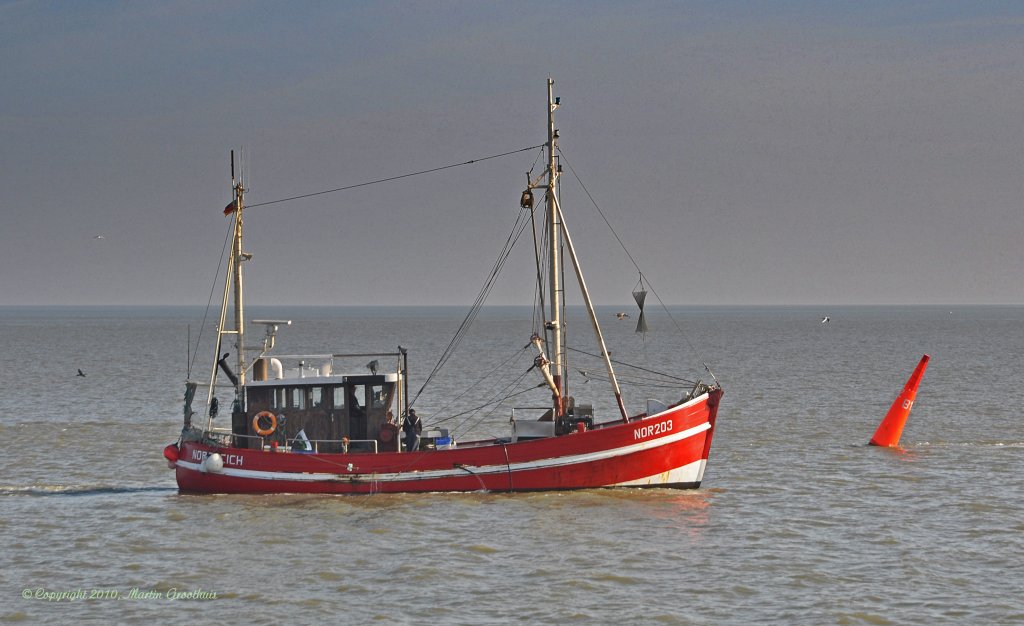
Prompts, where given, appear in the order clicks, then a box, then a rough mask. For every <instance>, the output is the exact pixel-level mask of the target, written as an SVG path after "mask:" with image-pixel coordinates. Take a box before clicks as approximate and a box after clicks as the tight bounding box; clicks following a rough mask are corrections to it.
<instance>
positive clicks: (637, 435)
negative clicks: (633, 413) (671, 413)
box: [633, 420, 672, 441]
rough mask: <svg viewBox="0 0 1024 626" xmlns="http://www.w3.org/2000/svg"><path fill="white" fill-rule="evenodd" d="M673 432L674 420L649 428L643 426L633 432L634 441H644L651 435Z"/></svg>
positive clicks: (652, 425)
mask: <svg viewBox="0 0 1024 626" xmlns="http://www.w3.org/2000/svg"><path fill="white" fill-rule="evenodd" d="M671 430H672V420H665V421H664V422H658V423H657V424H651V425H649V426H641V427H640V428H637V429H636V430H634V431H633V441H636V440H637V439H644V438H646V437H650V436H651V435H661V434H664V433H667V432H671Z"/></svg>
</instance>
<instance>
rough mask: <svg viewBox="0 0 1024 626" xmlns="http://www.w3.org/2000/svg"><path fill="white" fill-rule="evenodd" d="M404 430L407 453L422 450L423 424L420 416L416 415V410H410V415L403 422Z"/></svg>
mask: <svg viewBox="0 0 1024 626" xmlns="http://www.w3.org/2000/svg"><path fill="white" fill-rule="evenodd" d="M402 430H403V431H404V432H405V451H406V452H415V451H416V450H419V448H420V433H422V432H423V422H422V421H421V420H420V416H419V415H416V409H409V414H408V415H406V416H405V420H404V421H403V422H402Z"/></svg>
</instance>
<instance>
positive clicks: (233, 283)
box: [206, 150, 252, 430]
mask: <svg viewBox="0 0 1024 626" xmlns="http://www.w3.org/2000/svg"><path fill="white" fill-rule="evenodd" d="M231 188H232V191H233V194H234V200H233V201H232V202H231V204H229V205H228V206H227V208H225V209H224V214H225V215H229V214H231V213H234V218H235V226H234V234H233V237H232V242H231V254H230V255H229V256H228V269H227V274H226V276H225V278H224V297H223V299H222V300H221V305H220V321H219V323H218V324H217V341H216V345H215V348H214V352H213V367H212V368H211V369H210V387H209V392H208V393H207V396H206V407H207V415H208V418H207V423H206V429H207V430H213V419H214V417H215V415H214V411H213V407H214V402H215V401H216V387H217V371H218V369H222V370H224V374H225V375H226V376H227V377H228V379H230V381H231V383H232V384H233V385H234V387H235V403H236V407H233V408H234V409H237V410H239V411H244V410H245V407H244V406H242V404H243V402H244V394H243V393H242V390H243V389H244V387H245V369H246V367H245V343H244V336H245V335H244V333H245V327H244V308H243V307H244V305H243V298H242V296H243V290H242V261H245V260H248V259H250V258H252V255H250V254H246V253H245V252H243V251H242V209H243V208H244V206H245V187H244V186H243V184H242V176H241V172H239V176H238V177H237V178H236V177H235V151H234V150H232V151H231ZM231 295H233V296H234V301H235V302H234V307H235V310H234V318H235V319H234V325H235V327H234V328H233V329H227V328H225V326H226V325H227V315H228V298H229V296H231ZM225 335H236V337H235V353H236V356H237V358H236V364H237V368H238V369H237V373H235V372H231V368H230V367H229V366H228V364H227V361H226V360H224V359H225V358H226V356H227V355H224V356H223V357H222V356H221V350H222V349H223V347H224V336H225ZM219 413H220V409H219V407H218V409H217V414H219Z"/></svg>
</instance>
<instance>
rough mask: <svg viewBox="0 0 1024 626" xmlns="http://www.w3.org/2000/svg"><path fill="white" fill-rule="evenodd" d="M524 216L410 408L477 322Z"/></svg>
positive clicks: (524, 225) (521, 225) (518, 222)
mask: <svg viewBox="0 0 1024 626" xmlns="http://www.w3.org/2000/svg"><path fill="white" fill-rule="evenodd" d="M524 215H526V210H525V209H520V211H519V216H518V217H517V218H516V223H515V224H514V225H513V226H512V231H511V232H509V234H508V238H507V239H506V240H505V246H504V247H503V248H502V249H501V252H499V253H498V259H497V260H496V261H495V262H494V267H493V268H491V273H490V275H489V276H488V277H487V280H486V281H485V282H484V286H483V287H481V288H480V293H478V294H477V296H476V300H475V301H474V302H473V305H472V306H471V307H470V309H469V312H468V313H466V317H465V318H464V319H463V320H462V324H461V325H459V328H458V330H456V331H455V336H454V337H452V339H451V341H449V342H448V346H447V347H446V348H445V349H444V352H443V353H442V354H441V358H439V359H438V361H437V364H435V365H434V369H432V370H431V371H430V374H429V375H428V376H427V379H426V381H424V383H423V386H422V387H420V390H419V391H417V392H416V396H415V397H413V399H412V401H411V402H410V403H409V406H410V407H412V405H413V404H415V403H416V400H418V399H419V397H420V395H421V394H422V393H423V390H424V389H426V388H427V385H429V384H430V382H431V381H432V380H433V379H434V376H435V375H436V374H437V373H438V372H439V371H440V370H441V368H443V367H444V366H445V364H446V363H447V362H448V359H450V358H451V356H452V354H454V352H455V350H456V348H458V346H459V344H460V343H462V340H463V339H464V338H465V336H466V334H467V332H468V331H469V327H470V326H471V325H472V324H473V322H474V321H475V320H476V317H477V315H479V313H480V309H482V308H483V305H484V301H486V300H487V296H488V295H490V293H491V289H493V288H494V284H495V281H496V280H497V278H498V274H499V273H500V272H501V268H502V266H503V265H504V264H505V261H506V260H507V259H508V257H509V254H511V253H512V248H513V247H515V245H516V242H517V241H518V240H519V236H520V235H522V234H523V231H524V230H525V229H526V226H527V223H528V222H527V221H526V220H525V219H523V216H524Z"/></svg>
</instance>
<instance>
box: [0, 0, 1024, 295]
mask: <svg viewBox="0 0 1024 626" xmlns="http://www.w3.org/2000/svg"><path fill="white" fill-rule="evenodd" d="M0 59H2V63H0V158H2V163H0V165H2V166H0V217H2V229H0V305H12V304H136V303H137V304H163V303H166V304H203V303H205V302H206V300H207V298H208V296H209V294H210V289H211V286H212V284H213V280H214V274H215V272H216V270H217V264H218V261H219V259H220V254H221V249H222V246H223V243H224V236H225V234H226V233H227V226H228V220H227V218H225V217H224V216H223V214H222V212H221V211H222V209H223V207H224V205H225V204H227V202H228V201H229V200H230V199H231V190H230V167H229V165H230V164H229V151H230V150H231V149H232V148H236V149H237V148H243V149H244V150H245V154H246V176H247V181H248V184H249V187H250V189H251V193H250V194H249V196H248V202H249V203H250V204H256V203H260V202H267V201H270V200H276V199H279V198H284V197H289V196H293V195H298V194H303V193H310V192H315V191H320V190H324V189H331V188H336V187H341V186H345V185H350V184H355V183H360V182H363V181H367V180H373V179H376V178H383V177H388V176H394V175H399V174H404V173H407V172H414V171H418V170H423V169H428V168H433V167H439V166H443V165H447V164H451V163H458V162H462V161H467V160H469V159H476V158H481V157H486V156H490V155H494V154H498V153H502V152H507V151H511V150H517V149H519V148H525V147H529V146H534V145H537V144H540V143H543V142H544V141H545V139H546V130H545V106H544V103H545V98H546V79H547V78H548V77H549V76H551V77H552V78H554V79H555V92H556V95H558V96H559V97H561V99H562V107H561V108H560V109H559V111H558V112H557V118H556V122H557V125H558V127H559V129H560V131H561V136H562V139H561V147H562V150H563V152H564V155H565V158H566V160H567V161H568V163H569V164H570V165H572V167H573V168H574V169H575V170H576V172H577V173H578V174H579V176H580V178H581V179H582V180H583V183H584V184H585V185H586V186H587V188H588V189H589V190H590V192H591V193H592V194H593V196H594V198H595V199H596V200H597V202H598V204H599V205H600V206H601V208H602V209H603V210H604V212H605V214H606V215H607V216H608V219H609V220H610V222H611V223H612V225H613V226H614V227H615V229H616V231H617V232H618V234H619V236H620V237H621V238H622V240H623V242H624V243H625V244H626V246H627V247H628V248H629V250H630V252H631V253H632V255H633V256H634V258H636V260H637V262H638V263H639V264H640V266H641V268H642V269H643V270H644V272H645V275H646V276H647V277H648V278H649V279H650V281H651V282H652V283H653V285H654V287H655V289H656V290H657V291H658V293H660V294H661V296H662V297H663V298H664V300H665V301H667V302H669V303H679V304H733V303H736V304H857V303H865V304H868V303H950V304H957V303H1022V302H1024V271H1022V270H1024V238H1022V235H1024V211H1022V208H1024V4H1022V3H1020V2H978V1H970V2H938V1H927V2H891V1H890V0H886V1H884V2H873V1H863V0H861V1H857V2H848V3H840V2H767V1H766V2H720V1H716V2H667V3H662V2H622V1H613V2H520V1H516V2H505V1H502V2H476V1H474V2H324V3H313V2H302V3H261V2H206V1H198V0H197V1H168V2H158V3H148V2H123V3H122V2H98V1H97V2H67V3H51V2H36V1H20V2H0ZM536 157H537V151H529V152H523V153H519V154H516V155H513V156H508V157H504V158H500V159H494V160H489V161H485V162H481V163H478V164H474V165H471V166H466V167H458V168H452V169H448V170H445V171H443V172H440V173H437V174H431V175H427V176H422V177H413V178H408V179H403V180H401V181H396V182H392V183H386V184H380V185H373V186H369V187H365V188H360V189H358V190H353V191H347V192H340V193H335V194H328V195H324V196H318V197H316V198H313V199H308V200H301V201H295V202H288V203H282V204H275V205H269V206H265V207H254V208H252V209H250V210H248V211H247V212H246V229H247V230H246V234H247V242H246V248H247V251H249V252H252V253H253V254H254V258H253V260H252V261H251V262H249V263H248V264H247V265H246V272H247V294H248V296H249V298H250V301H251V302H253V303H257V304H329V305H349V304H469V303H471V302H472V300H473V298H474V297H475V296H476V294H477V291H478V290H479V288H480V286H481V284H482V283H483V281H484V279H485V278H486V276H487V274H488V271H489V269H490V268H491V266H492V265H493V263H494V260H495V255H496V253H497V251H498V249H499V248H500V247H501V245H502V244H503V243H504V241H505V239H506V237H507V236H508V233H509V231H510V229H511V228H512V225H513V223H514V222H515V220H516V217H517V215H518V210H519V209H518V201H519V194H520V193H521V191H522V189H523V187H524V184H525V180H526V176H525V172H526V171H527V170H528V169H530V167H531V165H532V164H533V162H534V159H535V158H536ZM566 170H567V172H566V177H565V180H564V189H563V203H564V206H565V210H566V211H567V216H566V219H567V221H568V223H569V226H570V227H571V228H573V233H574V239H575V240H576V245H577V247H578V248H579V252H580V255H581V257H582V261H583V263H584V267H585V270H587V281H588V284H589V285H590V286H591V287H592V290H593V292H594V296H595V300H597V301H598V302H601V303H627V302H631V298H630V296H629V292H630V290H631V289H632V288H633V286H634V284H635V283H636V280H637V272H636V270H635V269H634V268H633V266H632V264H631V263H630V261H629V259H628V258H627V257H626V256H625V254H624V253H623V252H622V250H621V248H620V247H619V246H618V244H617V243H616V242H615V239H614V238H613V237H612V236H611V235H610V234H609V233H608V230H607V228H606V227H605V226H604V225H603V223H602V221H601V219H600V217H599V216H598V215H597V214H596V212H595V211H594V209H593V207H592V205H591V204H590V202H589V200H588V199H587V198H586V196H585V194H584V193H583V192H582V190H581V189H580V187H579V185H578V184H577V183H576V182H575V179H573V177H572V175H571V173H569V172H568V168H566ZM98 235H102V238H101V239H99V238H96V237H97V236H98ZM532 253H533V250H532V243H531V242H530V241H528V240H527V238H526V237H525V236H524V238H523V239H522V240H521V241H520V243H519V246H518V247H517V249H516V251H515V253H514V254H515V257H514V258H513V259H512V260H510V262H509V265H508V266H507V268H506V274H503V276H502V278H501V279H500V282H499V283H498V286H497V287H496V289H495V291H494V293H493V296H492V299H491V300H490V302H492V303H495V304H508V303H516V302H523V303H531V302H532V291H531V283H530V282H529V278H530V276H531V274H532V271H533V270H532V269H531V267H530V265H529V262H530V259H531V256H532Z"/></svg>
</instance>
